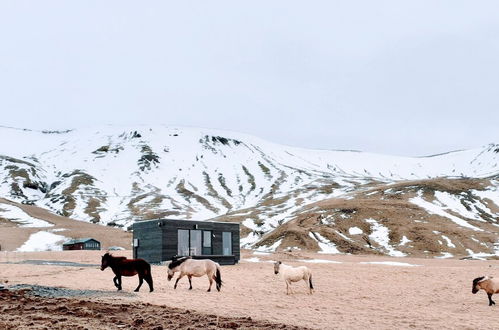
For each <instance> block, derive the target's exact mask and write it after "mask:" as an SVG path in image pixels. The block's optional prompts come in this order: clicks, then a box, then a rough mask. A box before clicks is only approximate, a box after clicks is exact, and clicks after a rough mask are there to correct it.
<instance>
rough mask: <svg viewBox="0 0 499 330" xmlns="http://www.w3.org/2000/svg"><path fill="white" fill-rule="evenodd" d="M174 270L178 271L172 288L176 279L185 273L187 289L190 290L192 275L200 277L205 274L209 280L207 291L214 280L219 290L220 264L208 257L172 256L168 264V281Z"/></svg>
mask: <svg viewBox="0 0 499 330" xmlns="http://www.w3.org/2000/svg"><path fill="white" fill-rule="evenodd" d="M175 272H180V275H179V276H178V278H177V280H176V281H175V286H174V287H173V288H174V289H176V288H177V283H178V281H179V280H180V279H181V278H182V277H184V276H186V275H187V278H188V279H189V290H192V282H191V279H192V277H193V276H194V277H200V276H203V275H205V274H206V276H208V280H209V281H210V287H209V288H208V292H210V291H211V285H212V284H213V280H215V283H216V286H217V290H218V291H220V288H221V287H222V277H221V276H220V265H219V264H218V263H216V262H214V261H213V260H210V259H200V260H194V259H192V258H191V257H182V258H175V257H174V258H173V259H172V262H171V263H170V264H169V265H168V281H171V279H172V278H173V275H174V274H175Z"/></svg>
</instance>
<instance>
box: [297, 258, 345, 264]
mask: <svg viewBox="0 0 499 330" xmlns="http://www.w3.org/2000/svg"><path fill="white" fill-rule="evenodd" d="M298 261H301V262H310V263H317V264H342V262H341V261H334V260H326V259H308V260H305V259H300V260H298Z"/></svg>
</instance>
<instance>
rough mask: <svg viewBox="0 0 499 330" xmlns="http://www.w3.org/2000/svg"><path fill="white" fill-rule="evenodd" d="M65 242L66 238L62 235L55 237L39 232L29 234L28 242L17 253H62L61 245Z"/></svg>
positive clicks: (54, 235) (46, 232)
mask: <svg viewBox="0 0 499 330" xmlns="http://www.w3.org/2000/svg"><path fill="white" fill-rule="evenodd" d="M66 240H67V238H66V237H64V236H62V235H56V234H53V233H50V232H48V231H39V232H37V233H34V234H31V236H30V237H29V238H28V240H27V241H26V242H24V244H23V245H22V246H21V247H20V248H18V249H17V251H19V252H36V251H62V243H63V242H64V241H66Z"/></svg>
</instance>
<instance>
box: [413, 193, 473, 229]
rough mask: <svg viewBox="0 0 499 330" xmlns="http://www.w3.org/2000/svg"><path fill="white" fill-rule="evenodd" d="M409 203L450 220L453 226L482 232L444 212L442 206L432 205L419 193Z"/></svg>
mask: <svg viewBox="0 0 499 330" xmlns="http://www.w3.org/2000/svg"><path fill="white" fill-rule="evenodd" d="M409 201H410V202H411V203H413V204H415V205H417V206H419V207H421V208H423V209H425V210H426V211H428V212H429V213H431V214H436V215H439V216H441V217H445V218H447V219H450V220H451V221H452V222H454V223H455V224H457V225H459V226H462V227H466V228H470V229H473V230H475V231H483V229H481V228H478V227H475V226H473V225H472V224H470V223H469V222H468V221H466V220H464V219H461V218H458V217H456V216H454V215H452V214H449V213H447V212H445V211H444V209H443V206H442V205H441V204H440V203H438V204H434V203H431V202H428V201H426V200H424V199H423V197H422V193H421V192H419V193H418V196H417V197H413V198H410V199H409Z"/></svg>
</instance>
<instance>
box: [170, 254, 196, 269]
mask: <svg viewBox="0 0 499 330" xmlns="http://www.w3.org/2000/svg"><path fill="white" fill-rule="evenodd" d="M188 259H191V257H190V256H189V257H182V258H177V257H173V258H172V262H170V264H169V265H168V268H170V269H173V268H175V267H178V266H180V265H181V264H182V263H183V262H184V261H186V260H188Z"/></svg>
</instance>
